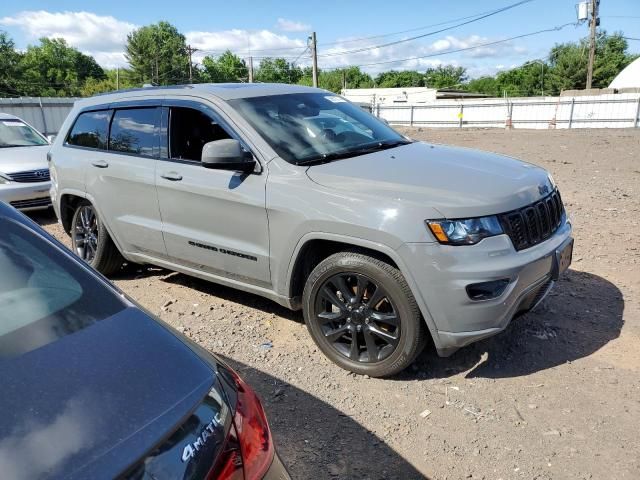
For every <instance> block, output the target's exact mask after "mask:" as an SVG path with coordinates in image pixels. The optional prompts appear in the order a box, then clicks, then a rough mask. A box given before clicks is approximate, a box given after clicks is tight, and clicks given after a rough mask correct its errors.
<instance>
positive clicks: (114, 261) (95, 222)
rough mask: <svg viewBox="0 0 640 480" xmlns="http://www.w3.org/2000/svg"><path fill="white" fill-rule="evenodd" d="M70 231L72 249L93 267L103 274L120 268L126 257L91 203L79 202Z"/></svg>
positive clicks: (108, 273)
mask: <svg viewBox="0 0 640 480" xmlns="http://www.w3.org/2000/svg"><path fill="white" fill-rule="evenodd" d="M70 233H71V248H72V250H73V251H74V253H75V254H76V255H78V256H79V257H80V258H81V259H83V260H84V261H85V262H87V263H88V264H89V265H91V266H92V267H93V268H95V269H96V270H98V271H99V272H100V273H102V274H103V275H111V274H113V273H115V272H117V271H118V270H119V269H120V267H121V266H122V263H123V262H124V258H123V257H122V255H121V254H120V252H119V251H118V248H117V247H116V246H115V244H114V243H113V241H112V240H111V237H110V236H109V233H108V232H107V229H106V228H105V226H104V224H103V223H102V222H101V221H100V218H99V217H98V213H97V212H96V210H95V207H94V206H93V205H91V203H89V202H86V201H84V202H81V203H80V204H78V206H77V208H76V210H75V212H74V214H73V219H72V220H71V231H70Z"/></svg>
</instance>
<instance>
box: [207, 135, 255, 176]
mask: <svg viewBox="0 0 640 480" xmlns="http://www.w3.org/2000/svg"><path fill="white" fill-rule="evenodd" d="M202 166H203V167H204V168H215V169H219V170H239V171H242V172H247V173H250V172H253V170H254V169H255V166H256V161H255V160H254V158H253V156H252V155H251V154H250V153H248V152H245V151H244V150H243V149H242V147H241V146H240V142H239V141H238V140H234V139H231V138H227V139H224V140H214V141H213V142H209V143H205V144H204V147H202Z"/></svg>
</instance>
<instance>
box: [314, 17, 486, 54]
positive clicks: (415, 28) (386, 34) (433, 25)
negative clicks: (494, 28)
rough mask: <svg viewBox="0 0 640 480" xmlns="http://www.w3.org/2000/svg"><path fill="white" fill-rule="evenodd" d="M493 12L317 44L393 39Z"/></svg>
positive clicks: (321, 45) (341, 43)
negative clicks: (397, 36)
mask: <svg viewBox="0 0 640 480" xmlns="http://www.w3.org/2000/svg"><path fill="white" fill-rule="evenodd" d="M493 11H494V10H486V11H484V12H480V13H476V14H474V15H467V16H466V17H458V18H452V19H451V20H446V21H444V22H439V23H432V24H430V25H423V26H422V27H414V28H409V29H407V30H400V31H397V32H390V33H381V34H379V35H371V36H368V37H360V38H351V39H347V40H340V41H335V42H326V43H319V44H318V46H319V47H324V46H327V45H344V44H345V43H356V42H361V41H363V40H373V39H374V38H384V37H393V36H395V35H401V34H403V33H409V32H417V31H419V30H424V29H425V28H432V27H439V26H440V25H448V24H450V23H454V22H459V21H461V20H468V19H469V18H476V17H480V16H482V15H485V14H487V13H491V12H493Z"/></svg>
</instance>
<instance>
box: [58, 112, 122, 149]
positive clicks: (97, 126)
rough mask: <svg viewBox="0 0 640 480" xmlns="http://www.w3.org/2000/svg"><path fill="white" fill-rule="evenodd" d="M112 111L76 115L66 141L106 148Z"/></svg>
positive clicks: (80, 145)
mask: <svg viewBox="0 0 640 480" xmlns="http://www.w3.org/2000/svg"><path fill="white" fill-rule="evenodd" d="M112 113H113V111H112V110H100V111H96V112H84V113H81V114H80V115H78V118H77V119H76V121H75V123H74V124H73V128H72V129H71V133H70V134H69V137H68V138H67V143H68V144H69V145H75V146H78V147H86V148H97V149H101V150H106V149H107V138H108V136H109V122H110V121H111V115H112Z"/></svg>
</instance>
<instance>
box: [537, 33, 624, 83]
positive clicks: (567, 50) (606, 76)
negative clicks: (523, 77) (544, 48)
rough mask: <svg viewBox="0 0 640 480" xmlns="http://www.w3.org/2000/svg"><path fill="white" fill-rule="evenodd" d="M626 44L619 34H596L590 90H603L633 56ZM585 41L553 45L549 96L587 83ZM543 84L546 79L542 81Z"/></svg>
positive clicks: (586, 41) (587, 53) (587, 50)
mask: <svg viewBox="0 0 640 480" xmlns="http://www.w3.org/2000/svg"><path fill="white" fill-rule="evenodd" d="M627 50H628V43H627V41H626V40H625V39H624V37H623V35H622V34H621V33H615V34H613V35H607V32H605V31H600V32H598V35H597V37H596V61H595V65H594V68H593V87H594V88H606V87H608V86H609V84H610V83H611V81H612V80H613V79H614V78H615V77H616V75H618V73H620V71H621V70H622V69H624V68H625V67H626V66H627V65H629V64H630V63H631V62H632V61H633V60H634V59H635V58H636V57H635V56H634V55H631V54H629V53H628V51H627ZM588 57H589V42H588V39H586V38H585V39H582V40H581V41H580V42H570V43H562V44H557V45H556V46H554V47H553V48H552V49H551V53H550V55H549V64H550V69H549V79H548V85H549V90H550V93H552V94H554V95H555V94H558V93H560V92H561V91H562V90H572V89H583V88H585V87H586V84H587V66H588V62H589V58H588ZM545 84H547V80H545Z"/></svg>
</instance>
